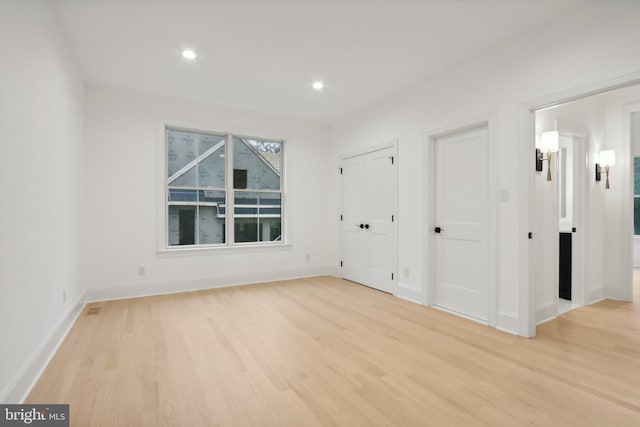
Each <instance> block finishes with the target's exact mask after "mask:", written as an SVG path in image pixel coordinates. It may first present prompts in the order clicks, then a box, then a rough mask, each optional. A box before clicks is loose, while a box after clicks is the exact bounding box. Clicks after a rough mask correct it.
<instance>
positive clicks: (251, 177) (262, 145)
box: [233, 138, 282, 190]
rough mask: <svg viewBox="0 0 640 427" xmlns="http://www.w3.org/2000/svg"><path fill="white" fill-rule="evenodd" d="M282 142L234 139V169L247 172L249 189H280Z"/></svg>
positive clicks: (247, 186)
mask: <svg viewBox="0 0 640 427" xmlns="http://www.w3.org/2000/svg"><path fill="white" fill-rule="evenodd" d="M281 152H282V143H280V142H271V141H258V140H251V139H245V138H234V139H233V169H234V171H235V170H242V171H247V172H246V177H247V178H246V187H244V188H247V189H249V190H279V189H280V167H281V157H282V156H281Z"/></svg>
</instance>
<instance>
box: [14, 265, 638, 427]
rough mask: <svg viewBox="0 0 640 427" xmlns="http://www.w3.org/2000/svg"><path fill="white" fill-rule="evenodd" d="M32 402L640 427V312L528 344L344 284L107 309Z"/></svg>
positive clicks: (415, 422)
mask: <svg viewBox="0 0 640 427" xmlns="http://www.w3.org/2000/svg"><path fill="white" fill-rule="evenodd" d="M636 290H637V289H636ZM636 296H638V293H636ZM95 308H99V313H97V314H87V313H89V312H90V310H92V309H95ZM27 402H30V403H36V402H46V403H69V404H70V405H71V407H70V408H71V421H72V425H74V426H116V425H117V426H174V425H175V426H190V427H195V426H208V425H233V426H243V425H287V426H313V425H343V426H369V425H396V426H477V425H482V426H485V425H486V426H521V425H536V426H545V427H546V426H581V427H584V426H591V425H598V426H638V425H640V304H638V303H633V304H631V303H622V302H615V301H603V302H600V303H598V304H595V305H593V306H589V307H583V308H579V309H576V310H573V311H571V312H569V313H567V314H565V315H563V316H561V317H559V318H558V319H556V320H554V321H551V322H548V323H546V324H544V325H542V326H540V327H539V328H538V336H537V337H536V338H535V339H524V338H518V337H515V336H512V335H509V334H506V333H503V332H500V331H497V330H495V329H491V328H489V327H486V326H483V325H480V324H477V323H474V322H472V321H468V320H465V319H462V318H459V317H456V316H453V315H450V314H447V313H444V312H441V311H438V310H434V309H431V308H427V307H424V306H420V305H416V304H413V303H410V302H407V301H403V300H401V299H398V298H394V297H392V296H389V295H386V294H384V293H381V292H377V291H375V290H372V289H369V288H366V287H364V286H360V285H356V284H353V283H350V282H347V281H343V280H339V279H335V278H331V277H318V278H310V279H302V280H292V281H285V282H275V283H269V284H261V285H253V286H242V287H233V288H225V289H216V290H208V291H198V292H190V293H182V294H174V295H166V296H156V297H147V298H138V299H131V300H121V301H112V302H104V303H94V304H90V305H88V306H87V307H86V308H85V310H84V313H83V314H82V315H81V317H80V318H79V320H78V321H77V323H76V324H75V326H74V327H73V329H72V330H71V332H70V333H69V335H68V336H67V338H66V340H65V341H64V343H63V344H62V346H61V347H60V349H59V351H58V352H57V354H56V355H55V357H54V358H53V360H52V362H51V364H50V365H49V367H48V368H47V369H46V371H45V372H44V374H43V375H42V377H41V379H40V381H39V382H38V384H37V385H36V387H35V388H34V389H33V391H32V393H31V395H30V396H29V398H28V399H27Z"/></svg>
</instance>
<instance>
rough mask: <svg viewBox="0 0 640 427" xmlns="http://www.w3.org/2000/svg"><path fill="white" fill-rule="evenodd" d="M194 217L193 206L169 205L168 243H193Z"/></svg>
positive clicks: (194, 209) (194, 210)
mask: <svg viewBox="0 0 640 427" xmlns="http://www.w3.org/2000/svg"><path fill="white" fill-rule="evenodd" d="M195 219H196V208H195V206H169V245H171V246H174V245H193V244H195V236H196V235H195V232H196V222H195Z"/></svg>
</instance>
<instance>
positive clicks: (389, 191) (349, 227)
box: [340, 146, 397, 294]
mask: <svg viewBox="0 0 640 427" xmlns="http://www.w3.org/2000/svg"><path fill="white" fill-rule="evenodd" d="M396 165H397V156H396V148H395V146H390V147H386V148H382V149H379V150H375V151H371V152H366V153H362V154H358V155H354V156H350V157H346V158H344V159H343V161H342V164H341V168H340V174H341V175H340V177H341V188H342V213H341V215H340V219H341V224H342V230H341V234H342V239H341V240H342V260H341V261H340V265H341V268H342V277H343V278H345V279H347V280H351V281H353V282H357V283H360V284H363V285H366V286H369V287H372V288H375V289H378V290H380V291H383V292H388V293H391V294H393V293H395V290H396V287H395V282H396V274H395V265H396V227H395V225H396V212H395V209H396V207H395V205H396V192H397V190H396Z"/></svg>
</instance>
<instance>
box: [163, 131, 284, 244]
mask: <svg viewBox="0 0 640 427" xmlns="http://www.w3.org/2000/svg"><path fill="white" fill-rule="evenodd" d="M161 129H162V144H161V146H162V149H161V150H159V152H160V153H161V156H162V161H161V162H159V164H161V165H162V167H161V170H160V176H161V184H160V185H161V188H162V191H161V192H160V194H161V197H160V199H161V200H160V203H159V206H161V209H160V211H161V213H162V215H161V216H162V220H161V221H159V223H160V224H161V226H162V232H161V233H160V234H159V236H162V238H161V239H160V240H161V241H160V242H159V245H158V246H159V249H158V252H164V253H171V252H174V253H175V252H193V251H207V250H223V251H228V250H232V249H234V248H269V247H280V248H282V247H286V246H290V244H289V243H288V240H287V238H286V235H287V230H288V227H287V225H286V222H285V221H286V220H285V218H286V215H285V202H286V197H285V194H286V189H285V182H286V181H285V170H286V148H285V147H286V141H285V140H284V139H280V138H271V137H256V136H247V135H244V134H241V133H237V132H228V131H227V132H219V131H211V130H203V129H202V128H199V127H191V126H176V125H173V124H168V123H166V122H165V123H163V124H162V125H161ZM170 130H171V131H180V132H191V133H199V134H206V135H215V136H224V138H225V139H224V141H225V187H224V191H225V242H224V243H220V244H193V245H169V198H168V196H169V182H168V177H167V168H168V143H167V132H168V131H170ZM234 138H237V139H249V140H257V141H265V142H274V143H278V144H280V147H281V148H280V171H279V174H280V190H252V189H246V190H245V189H239V191H247V192H255V193H265V192H272V193H278V194H280V229H281V238H280V240H277V241H258V242H235V241H234V240H235V217H238V218H242V216H241V215H240V216H238V215H234V214H233V213H234V211H235V207H234V192H235V191H238V190H236V189H234V188H233V170H234V168H233V165H234V161H233V155H234V153H233V151H234V150H233V144H234V142H233V139H234ZM187 204H188V202H185V205H187ZM195 204H197V202H196V203H195ZM266 207H268V206H266ZM198 220H199V218H198V219H197V220H196V222H198ZM258 226H259V225H258ZM195 232H196V233H197V232H198V231H197V227H196V231H195Z"/></svg>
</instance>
